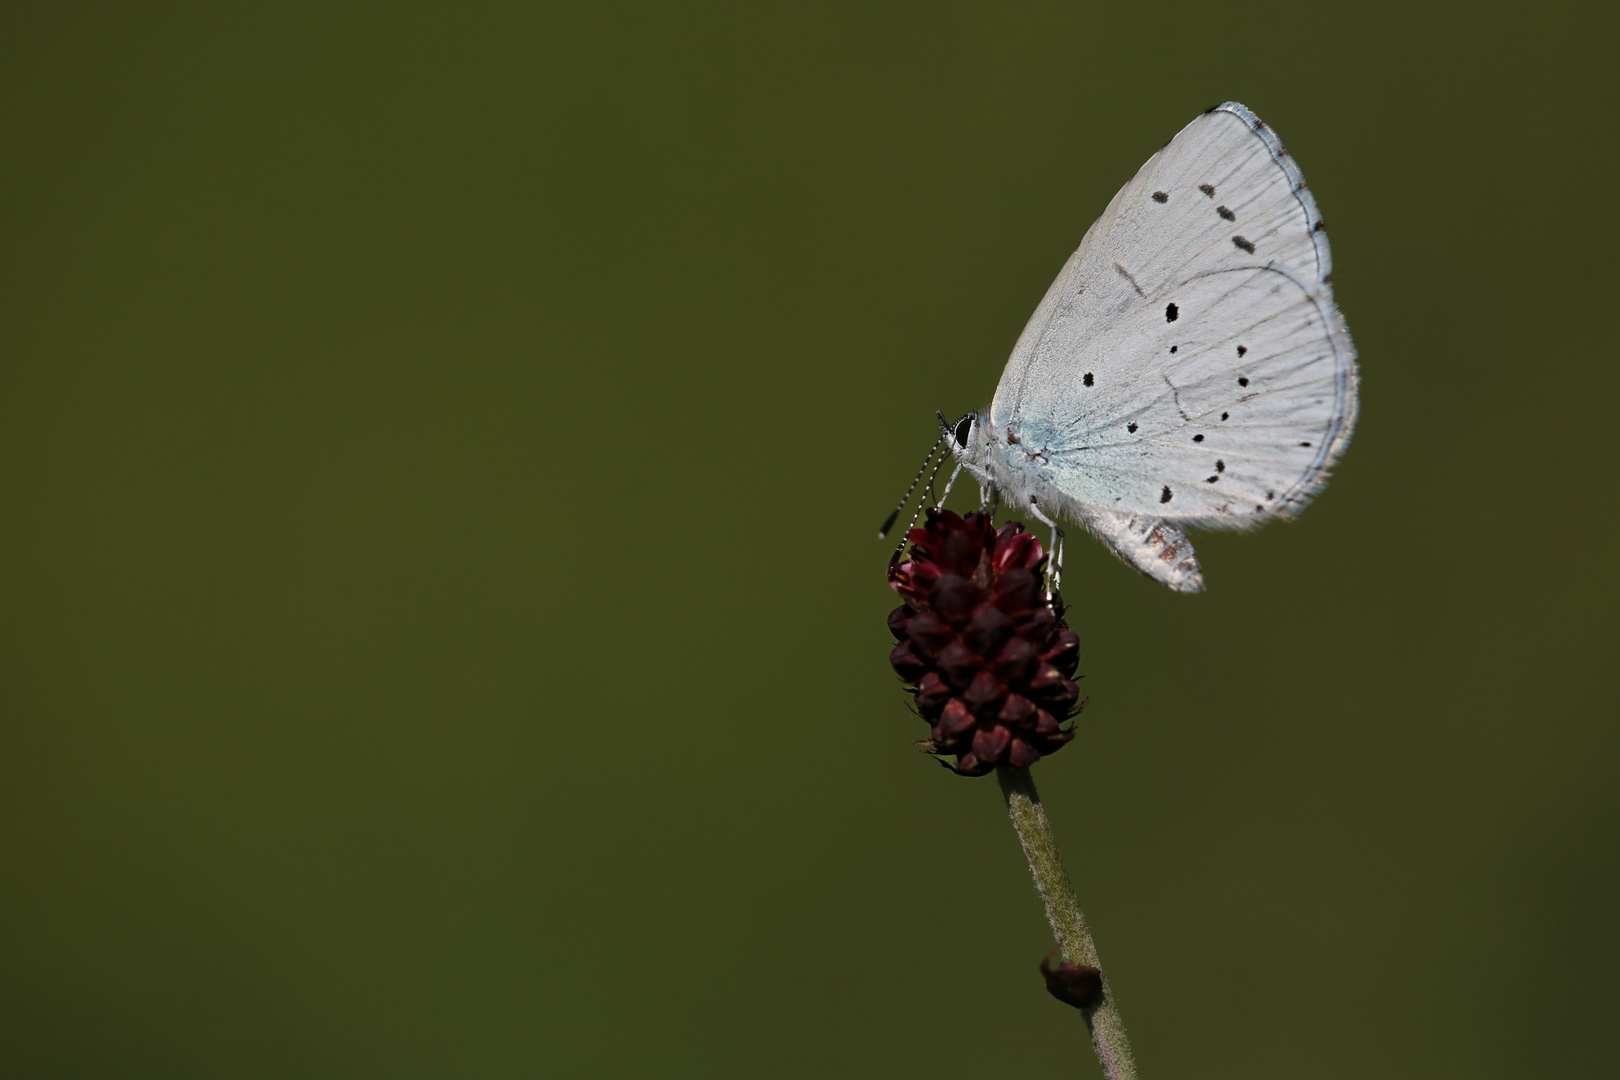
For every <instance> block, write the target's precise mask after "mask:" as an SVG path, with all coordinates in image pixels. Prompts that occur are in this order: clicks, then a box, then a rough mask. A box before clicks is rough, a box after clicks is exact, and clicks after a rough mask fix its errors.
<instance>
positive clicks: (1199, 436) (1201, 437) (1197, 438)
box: [1193, 435, 1204, 442]
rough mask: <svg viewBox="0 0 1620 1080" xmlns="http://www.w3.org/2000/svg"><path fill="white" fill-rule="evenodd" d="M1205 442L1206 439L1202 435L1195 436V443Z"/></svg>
mask: <svg viewBox="0 0 1620 1080" xmlns="http://www.w3.org/2000/svg"><path fill="white" fill-rule="evenodd" d="M1203 441H1204V437H1203V436H1202V435H1194V436H1193V442H1203Z"/></svg>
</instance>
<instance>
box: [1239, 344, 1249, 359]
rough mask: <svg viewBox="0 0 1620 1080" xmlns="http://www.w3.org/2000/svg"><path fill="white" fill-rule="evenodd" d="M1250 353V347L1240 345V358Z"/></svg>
mask: <svg viewBox="0 0 1620 1080" xmlns="http://www.w3.org/2000/svg"><path fill="white" fill-rule="evenodd" d="M1248 351H1249V347H1248V346H1247V345H1239V346H1238V356H1239V357H1242V356H1243V354H1244V353H1246V352H1248Z"/></svg>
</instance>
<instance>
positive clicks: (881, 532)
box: [878, 435, 945, 540]
mask: <svg viewBox="0 0 1620 1080" xmlns="http://www.w3.org/2000/svg"><path fill="white" fill-rule="evenodd" d="M944 441H945V436H943V435H941V436H940V437H939V438H937V439H935V440H934V445H933V446H930V447H929V448H928V456H927V457H925V458H923V463H922V468H920V469H918V470H917V475H916V476H914V477H912V478H911V486H910V487H908V488H906V493H905V495H904V496H902V497H901V499H900V505H899V506H896V507H895V508H894V513H892V514H890V515H889V516H888V517H887V518H885V519H884V521H883V527H882V528H880V529H878V539H879V540H882V539H883V538H884V537H885V536H888V535H889V530H890V529H892V528H894V523H895V520H896V519H898V518H899V517H900V511H902V510H904V509H905V508H906V503H908V502H910V501H911V493H912V492H914V491H916V490H917V485H918V484H920V483H921V482H922V478H923V473H926V472H928V466H929V465H931V464H933V461H934V451H935V450H938V449H939V444H940V443H942V442H944ZM943 464H945V460H944V458H943V457H942V458H941V459H940V465H943ZM934 472H935V473H937V472H939V465H935V466H934ZM928 482H929V483H930V484H932V483H933V482H934V477H933V475H932V474H930V475H929V477H928ZM917 509H918V511H919V512H920V511H921V510H922V507H921V506H918V507H917ZM911 522H912V524H913V525H914V524H916V522H917V515H916V514H912V515H911ZM906 531H907V532H910V531H911V525H907V526H906Z"/></svg>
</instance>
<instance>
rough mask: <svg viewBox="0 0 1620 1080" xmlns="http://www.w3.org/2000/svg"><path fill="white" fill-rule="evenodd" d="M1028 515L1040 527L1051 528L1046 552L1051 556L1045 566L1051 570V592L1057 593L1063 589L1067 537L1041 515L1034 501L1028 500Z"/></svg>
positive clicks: (1047, 518)
mask: <svg viewBox="0 0 1620 1080" xmlns="http://www.w3.org/2000/svg"><path fill="white" fill-rule="evenodd" d="M1029 513H1030V516H1031V517H1033V518H1034V519H1035V520H1036V521H1039V522H1040V523H1041V524H1042V525H1049V526H1051V528H1052V546H1051V547H1049V548H1047V551H1048V552H1049V553H1050V554H1051V559H1050V560H1049V561H1048V562H1047V564H1046V565H1047V566H1048V567H1049V568H1050V570H1051V576H1052V591H1053V592H1058V591H1060V590H1061V589H1062V588H1063V542H1064V541H1065V540H1067V539H1068V537H1067V536H1066V535H1065V534H1064V532H1063V530H1062V529H1060V528H1058V524H1057V522H1055V521H1053V520H1052V519H1051V518H1049V517H1047V516H1046V515H1045V514H1043V513H1041V508H1040V507H1039V506H1036V505H1035V500H1034V499H1031V500H1030V503H1029Z"/></svg>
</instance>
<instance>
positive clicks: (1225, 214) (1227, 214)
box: [1215, 206, 1237, 221]
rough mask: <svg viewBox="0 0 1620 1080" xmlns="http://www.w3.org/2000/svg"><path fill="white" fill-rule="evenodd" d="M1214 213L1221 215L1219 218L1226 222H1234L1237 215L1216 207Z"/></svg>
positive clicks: (1222, 207) (1224, 208)
mask: <svg viewBox="0 0 1620 1080" xmlns="http://www.w3.org/2000/svg"><path fill="white" fill-rule="evenodd" d="M1215 212H1216V213H1217V214H1219V215H1221V217H1223V218H1225V219H1226V220H1227V221H1236V220H1237V215H1236V214H1234V213H1232V211H1230V210H1228V209H1227V208H1226V207H1224V206H1217V207H1216V208H1215Z"/></svg>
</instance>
